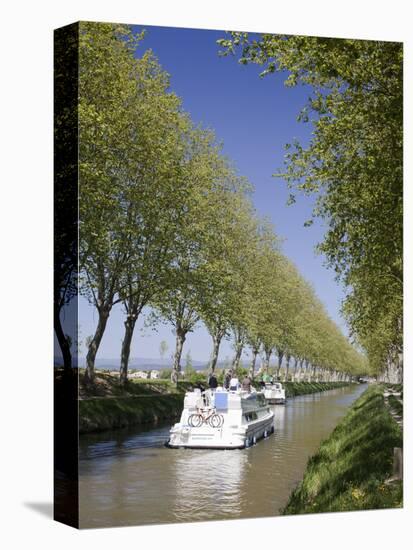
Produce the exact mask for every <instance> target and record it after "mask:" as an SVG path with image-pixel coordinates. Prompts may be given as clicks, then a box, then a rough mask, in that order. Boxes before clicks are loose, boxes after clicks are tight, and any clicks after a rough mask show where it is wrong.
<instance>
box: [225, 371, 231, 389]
mask: <svg viewBox="0 0 413 550" xmlns="http://www.w3.org/2000/svg"><path fill="white" fill-rule="evenodd" d="M231 378H232V370H231V369H230V370H229V371H227V373H226V375H225V378H224V388H225V389H226V390H229V383H230V381H231Z"/></svg>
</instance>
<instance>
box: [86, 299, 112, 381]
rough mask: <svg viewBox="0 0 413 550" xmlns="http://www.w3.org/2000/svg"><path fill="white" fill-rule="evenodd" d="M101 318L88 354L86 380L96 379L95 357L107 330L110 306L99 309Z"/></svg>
mask: <svg viewBox="0 0 413 550" xmlns="http://www.w3.org/2000/svg"><path fill="white" fill-rule="evenodd" d="M98 313H99V319H98V324H97V327H96V330H95V334H94V335H93V338H92V341H91V342H90V345H89V349H88V352H87V355H86V372H85V381H86V382H90V383H92V382H93V381H94V379H95V359H96V354H97V351H98V349H99V346H100V342H101V341H102V337H103V333H104V332H105V328H106V323H107V322H108V318H109V313H110V308H100V309H98Z"/></svg>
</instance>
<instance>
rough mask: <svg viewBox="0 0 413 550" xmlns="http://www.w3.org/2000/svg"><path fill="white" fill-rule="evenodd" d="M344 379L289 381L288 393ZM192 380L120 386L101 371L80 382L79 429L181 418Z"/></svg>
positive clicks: (318, 388) (325, 386)
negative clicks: (93, 380)
mask: <svg viewBox="0 0 413 550" xmlns="http://www.w3.org/2000/svg"><path fill="white" fill-rule="evenodd" d="M348 385H349V384H348V383H344V382H331V383H327V382H287V383H285V389H286V396H287V397H294V396H298V395H307V394H313V393H319V392H323V391H327V390H332V389H336V388H341V387H344V386H348ZM192 387H193V385H192V384H191V383H189V382H179V384H178V386H177V387H175V386H173V385H172V384H170V383H169V382H168V381H166V380H157V381H148V382H146V381H145V382H144V381H139V382H129V383H128V384H127V386H126V387H125V388H120V387H119V385H118V382H117V381H116V379H114V377H110V376H108V375H101V374H99V378H98V380H97V382H96V385H95V386H94V387H93V388H90V387H87V386H84V385H83V384H81V392H80V397H81V398H80V400H79V432H80V433H81V434H82V433H90V432H99V431H104V430H113V429H119V428H125V427H128V426H139V425H150V424H157V423H158V422H162V421H167V420H169V421H171V423H172V422H174V421H175V420H176V419H177V418H179V416H180V413H181V410H182V406H183V400H184V396H185V392H186V391H187V390H189V389H192Z"/></svg>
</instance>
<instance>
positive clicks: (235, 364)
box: [232, 343, 244, 369]
mask: <svg viewBox="0 0 413 550" xmlns="http://www.w3.org/2000/svg"><path fill="white" fill-rule="evenodd" d="M243 347H244V345H243V344H242V343H237V344H236V349H235V355H234V359H233V361H232V368H233V369H237V368H238V367H239V361H240V359H241V355H242V349H243Z"/></svg>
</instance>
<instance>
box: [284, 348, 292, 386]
mask: <svg viewBox="0 0 413 550" xmlns="http://www.w3.org/2000/svg"><path fill="white" fill-rule="evenodd" d="M290 359H291V355H290V354H289V353H287V355H286V356H285V375H284V382H288V371H289V369H290Z"/></svg>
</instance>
